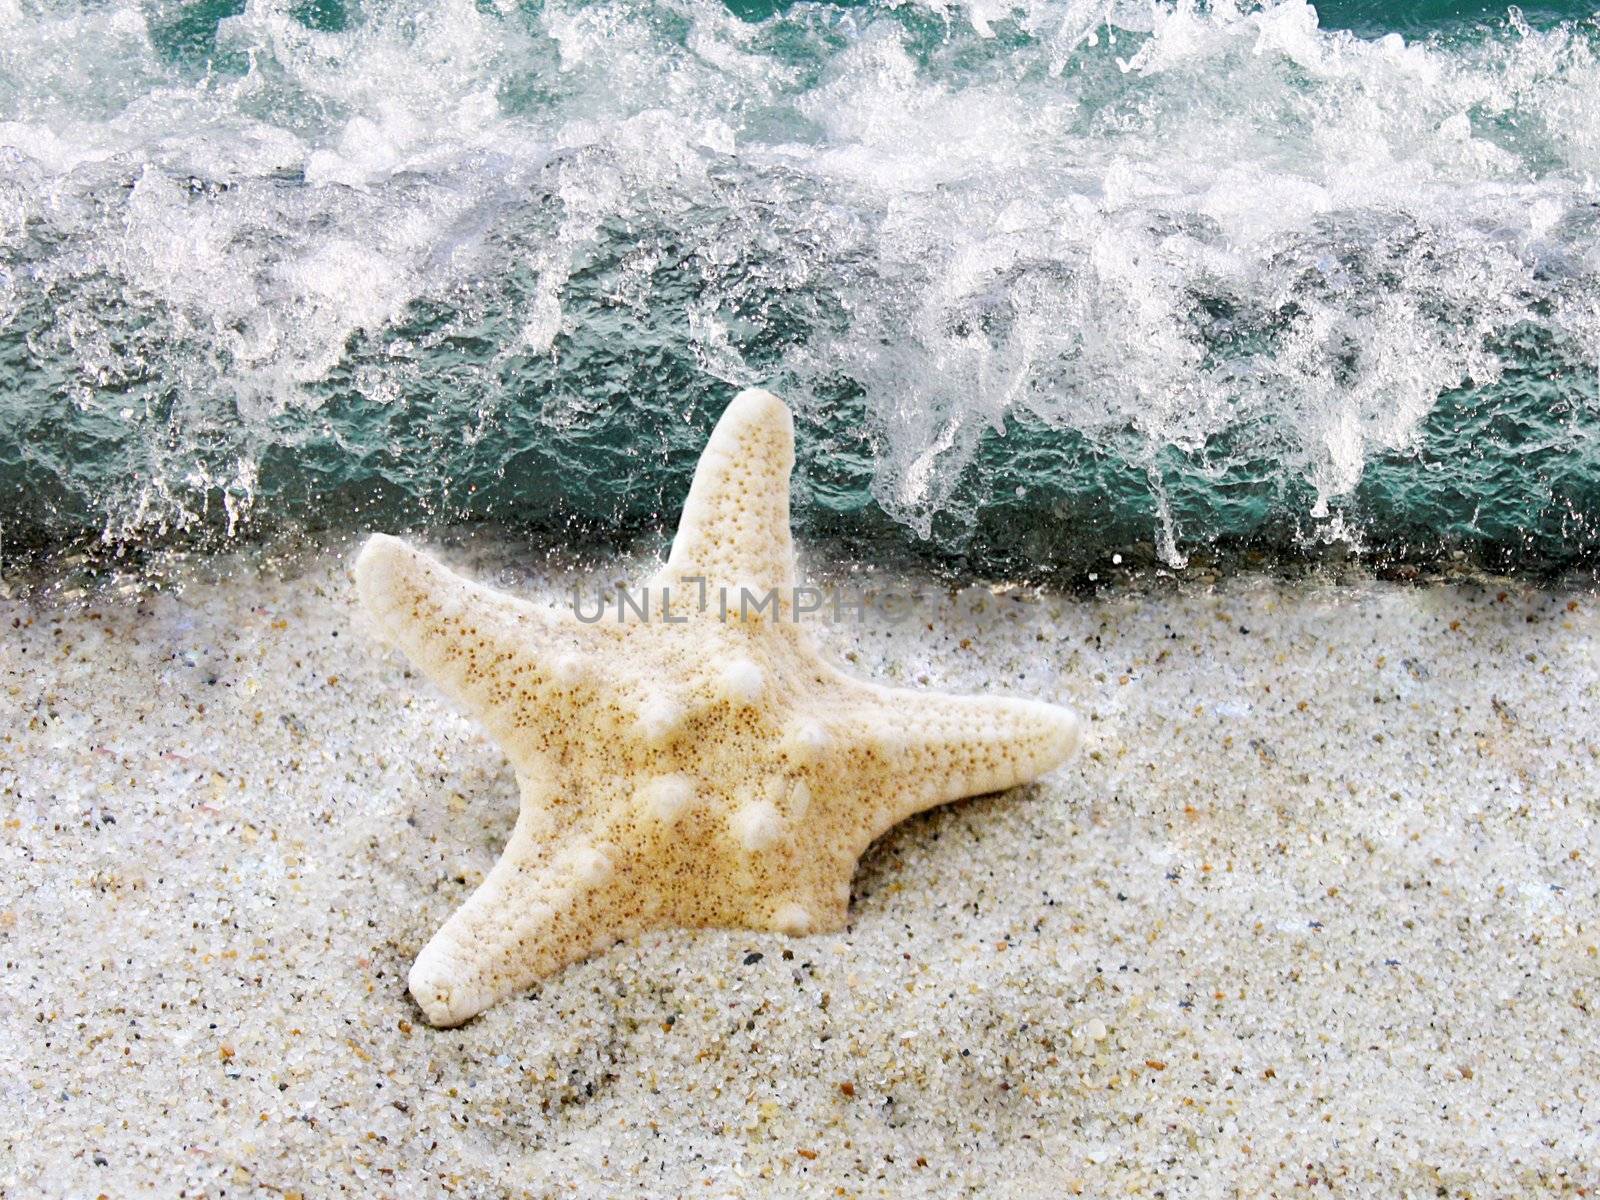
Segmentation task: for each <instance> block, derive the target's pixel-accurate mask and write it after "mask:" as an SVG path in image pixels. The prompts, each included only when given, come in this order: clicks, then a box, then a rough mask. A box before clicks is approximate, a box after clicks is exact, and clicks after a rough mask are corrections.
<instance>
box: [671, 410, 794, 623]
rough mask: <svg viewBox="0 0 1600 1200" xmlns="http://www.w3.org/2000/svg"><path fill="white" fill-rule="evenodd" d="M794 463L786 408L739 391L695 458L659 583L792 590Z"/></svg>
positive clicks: (790, 428)
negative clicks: (706, 582) (695, 581)
mask: <svg viewBox="0 0 1600 1200" xmlns="http://www.w3.org/2000/svg"><path fill="white" fill-rule="evenodd" d="M793 466H794V419H793V418H792V417H790V415H789V409H788V408H787V407H786V406H785V405H784V403H783V401H782V400H779V399H778V398H777V397H776V396H774V395H773V394H772V393H771V392H764V391H761V390H759V389H751V390H749V391H744V392H740V393H739V394H738V395H737V396H735V397H734V398H733V403H731V404H729V405H728V407H727V410H726V411H725V412H724V413H723V414H722V418H721V419H720V420H719V421H718V422H717V427H716V429H714V430H713V431H712V433H711V440H710V441H708V442H707V443H706V448H705V453H704V454H702V455H701V456H700V465H699V466H698V467H696V468H695V472H694V482H693V483H692V484H691V485H690V487H689V498H688V499H687V500H685V501H684V505H683V516H682V517H681V519H680V520H679V522H678V535H677V537H675V538H674V539H673V542H672V553H671V555H670V556H669V557H668V559H667V565H666V569H665V571H663V572H662V576H661V577H659V582H671V581H672V580H674V579H678V580H682V579H688V578H694V577H696V576H701V577H704V578H705V579H707V580H709V581H711V583H712V586H728V585H731V586H734V587H748V588H750V589H751V591H752V592H755V593H757V594H760V593H762V592H765V591H767V590H776V591H778V592H780V593H787V592H789V591H790V590H791V589H792V588H793V587H794V546H793V544H792V543H791V541H790V537H789V472H790V470H791V469H792V468H793ZM733 599H734V601H735V602H736V600H737V597H734V598H733Z"/></svg>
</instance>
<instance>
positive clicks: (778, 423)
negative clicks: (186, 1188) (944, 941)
mask: <svg viewBox="0 0 1600 1200" xmlns="http://www.w3.org/2000/svg"><path fill="white" fill-rule="evenodd" d="M793 464H794V428H793V422H792V421H791V419H790V416H789V410H788V409H787V408H786V407H785V406H784V404H783V402H782V401H781V400H779V399H778V398H777V397H776V396H774V395H772V394H771V393H769V392H762V391H747V392H744V393H742V394H741V395H739V396H738V397H737V398H736V399H735V400H734V401H733V403H732V404H730V405H729V406H728V410H727V411H726V412H725V413H724V414H723V416H722V419H721V421H720V422H719V423H718V424H717V428H716V430H715V431H714V432H713V433H712V435H711V440H710V441H709V442H708V443H707V445H706V448H705V452H704V453H703V454H702V455H701V458H700V463H699V466H698V467H697V468H696V470H695V475H694V483H693V486H692V487H691V488H690V491H689V498H688V501H687V502H686V503H685V505H684V509H683V517H682V520H681V522H680V524H679V527H678V536H677V538H676V540H675V541H674V542H673V545H672V553H671V556H670V557H669V558H668V560H667V564H666V566H665V567H663V568H662V569H661V571H659V572H658V573H657V574H656V575H655V576H654V578H653V579H652V580H651V581H650V583H649V585H648V590H647V591H646V592H645V593H644V595H643V597H641V598H648V599H649V600H650V602H651V608H650V610H649V612H648V617H644V616H641V615H640V614H639V612H638V611H637V610H636V609H629V610H628V611H627V619H626V620H618V619H617V617H616V615H615V614H614V613H611V612H608V614H607V616H606V617H605V618H604V619H603V620H600V621H594V622H593V623H586V622H584V621H581V620H579V619H577V616H578V614H576V613H574V614H562V613H556V612H552V611H549V610H547V609H540V608H536V607H534V606H533V605H531V604H528V603H526V602H524V601H522V600H518V599H516V598H514V597H511V596H508V595H504V594H502V593H500V592H496V591H492V590H490V589H488V588H485V587H482V586H480V585H478V584H476V583H473V582H471V581H469V580H467V579H464V578H462V577H461V576H459V575H456V574H454V573H452V572H451V571H449V570H447V569H445V568H444V567H442V566H441V565H440V564H439V563H437V562H435V561H434V560H433V559H431V558H429V557H428V556H427V555H425V554H421V553H419V552H417V551H415V550H413V549H411V548H410V547H408V546H406V545H405V543H403V542H400V541H397V540H396V539H394V538H392V537H385V536H382V535H378V536H374V537H373V538H372V539H371V540H369V541H368V542H367V544H366V546H365V547H363V549H362V551H361V555H360V557H359V558H358V559H357V561H356V565H355V579H356V586H357V588H358V590H359V592H360V595H361V599H362V601H363V602H364V603H365V605H366V607H367V608H368V609H369V610H370V612H371V613H372V615H373V616H374V617H375V618H376V619H377V621H378V623H379V624H380V625H381V626H382V628H383V629H384V630H385V631H386V633H387V635H388V636H389V637H390V638H392V639H393V640H394V641H395V642H396V643H397V644H398V645H399V646H400V647H401V649H403V650H404V651H405V653H406V654H407V655H408V656H409V657H410V658H411V660H412V661H413V662H415V663H416V665H417V666H418V667H420V668H421V669H422V670H423V671H424V672H425V673H426V674H427V675H428V676H429V678H431V679H432V680H433V681H434V682H435V683H436V684H438V686H439V687H440V688H442V689H443V690H444V691H445V692H446V693H448V694H449V695H450V696H451V698H452V699H454V701H455V702H456V703H457V704H459V705H460V706H461V707H462V708H463V709H464V710H465V711H466V712H467V713H468V714H470V715H471V716H473V717H475V718H476V719H477V720H478V721H480V722H481V723H482V724H483V725H484V727H485V728H486V729H487V730H488V731H489V733H490V734H491V735H492V736H493V737H494V739H495V740H496V741H497V742H499V744H500V745H501V747H502V748H503V749H504V750H505V752H506V754H507V756H508V757H509V758H510V759H511V761H512V763H513V765H514V766H515V767H516V772H517V781H518V784H519V785H520V787H521V792H522V805H521V812H520V815H519V816H518V818H517V824H516V827H515V829H513V830H512V833H511V837H510V840H509V841H508V842H507V843H506V847H505V851H504V853H503V854H502V855H501V857H500V861H499V862H498V863H496V864H495V867H494V869H493V870H492V871H490V873H489V875H488V877H487V878H486V879H485V880H484V881H483V884H482V885H481V886H480V887H479V888H478V890H477V891H476V892H474V893H473V894H472V896H471V898H470V899H469V900H468V901H467V903H466V904H465V905H463V906H462V908H461V909H460V910H459V911H457V912H456V913H455V914H454V915H453V916H452V917H451V918H450V919H449V921H447V922H446V923H445V925H444V927H443V928H442V929H440V930H439V932H438V933H437V934H436V935H434V938H433V940H432V941H430V942H429V943H428V944H427V946H426V947H424V949H423V951H422V953H421V954H420V955H418V956H417V961H416V964H415V965H414V966H413V967H412V969H411V975H410V980H409V982H410V985H411V993H412V995H413V996H415V997H416V1000H417V1003H418V1004H419V1005H421V1006H422V1011H423V1012H424V1013H425V1014H426V1016H427V1019H428V1020H429V1021H430V1022H431V1023H433V1024H435V1025H456V1024H459V1023H461V1022H462V1021H465V1020H467V1019H468V1018H469V1017H472V1016H473V1015H475V1014H476V1013H479V1012H481V1011H482V1010H483V1009H485V1008H487V1007H488V1006H489V1005H491V1004H493V1003H495V1002H496V1001H498V1000H500V999H502V998H504V997H505V996H507V995H510V994H511V993H514V992H517V991H520V990H522V989H524V988H527V987H528V986H529V985H530V984H533V983H535V982H536V981H538V980H540V979H544V978H546V977H547V976H549V975H551V974H553V973H555V972H556V971H558V970H560V969H561V968H562V967H563V966H565V965H567V964H568V963H571V962H573V961H575V960H577V959H580V958H583V957H586V956H587V955H589V954H592V953H595V952H597V951H600V950H603V949H605V948H607V947H609V946H611V945H612V944H614V943H615V942H616V941H617V940H618V939H620V938H625V937H628V936H629V935H631V934H633V933H636V932H638V931H640V930H643V929H647V928H652V927H661V926H686V927H703V926H723V927H744V928H751V929H762V930H779V931H782V932H784V933H791V934H800V933H811V932H818V931H824V930H833V929H839V928H842V927H843V925H844V922H845V913H846V908H847V906H848V904H849V898H850V879H851V877H852V875H853V874H854V873H855V868H856V861H857V859H858V858H859V857H860V856H861V853H862V851H864V850H865V849H866V848H867V846H868V844H869V843H871V842H872V840H873V839H874V838H876V837H877V836H878V835H879V834H881V833H883V832H884V831H885V830H886V829H888V828H889V827H890V826H892V825H894V824H895V823H897V822H899V821H902V820H904V819H905V818H906V817H908V816H910V815H911V814H913V813H916V812H920V811H921V810H923V809H926V808H930V807H932V806H934V805H937V804H943V803H945V802H946V801H950V800H956V799H959V798H961V797H963V796H972V795H977V794H979V793H982V792H992V791H998V790H1000V789H1002V788H1008V787H1011V786H1013V785H1015V784H1019V783H1023V782H1026V781H1028V780H1031V779H1033V778H1035V777H1037V776H1038V775H1040V774H1042V773H1043V772H1044V771H1047V770H1049V769H1050V768H1052V767H1054V766H1056V765H1057V764H1058V763H1060V762H1062V761H1064V760H1065V759H1066V758H1067V757H1069V756H1070V755H1071V753H1072V752H1073V750H1074V749H1075V748H1076V746H1077V742H1078V722H1077V719H1076V718H1075V717H1074V716H1073V715H1072V714H1071V713H1070V712H1068V711H1067V710H1065V709H1062V708H1057V707H1054V706H1052V705H1048V704H1041V703H1036V702H1033V701H1027V700H1005V699H995V698H990V697H977V696H949V695H941V694H937V693H928V692H917V691H910V690H905V689H898V688H887V687H880V686H878V685H876V684H872V683H865V682H862V681H860V680H856V679H852V678H850V677H849V676H847V675H845V674H843V673H842V672H840V671H839V670H837V669H835V668H834V667H833V666H832V665H831V664H829V663H827V662H825V661H824V660H823V659H822V658H821V657H820V656H819V655H818V653H817V651H816V650H815V649H814V647H813V645H812V642H811V639H810V637H809V636H808V635H807V633H806V631H805V629H804V627H803V625H802V624H801V623H800V622H799V621H797V620H795V619H794V616H795V609H796V607H803V605H799V606H797V605H796V604H794V602H793V601H794V592H793V589H794V586H795V577H794V551H793V548H792V546H791V545H790V541H789V471H790V468H791V467H792V466H793ZM702 581H703V582H702ZM744 590H748V592H749V594H750V595H751V597H753V598H755V599H757V600H759V599H764V598H765V597H766V596H768V595H769V594H776V595H778V596H780V597H782V603H781V605H780V606H779V607H778V608H777V609H776V610H774V609H773V608H772V607H768V608H766V609H764V610H762V611H760V612H755V611H753V608H754V604H753V603H752V604H746V605H741V604H740V600H741V599H742V598H743V592H744ZM702 595H704V596H705V598H706V603H705V605H704V607H703V609H702V607H701V605H700V599H701V596H702ZM724 596H726V597H727V603H726V609H727V612H726V615H724V611H723V610H724V604H723V600H722V598H723V597H724ZM663 597H668V598H669V604H670V610H669V611H670V618H671V619H670V620H668V619H665V618H664V617H663V614H662V611H661V602H662V599H663ZM588 615H589V616H590V617H591V619H592V617H593V614H588Z"/></svg>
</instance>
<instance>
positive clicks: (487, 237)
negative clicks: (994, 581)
mask: <svg viewBox="0 0 1600 1200" xmlns="http://www.w3.org/2000/svg"><path fill="white" fill-rule="evenodd" d="M0 24H3V25H5V27H6V28H5V34H6V36H5V37H4V38H3V39H0V555H5V554H15V553H18V552H22V551H32V552H39V553H43V554H46V555H50V554H54V553H59V552H60V551H61V550H62V549H63V548H65V547H68V546H81V545H84V544H92V545H96V546H99V547H101V548H102V549H104V550H105V551H106V552H109V553H113V554H114V553H118V552H123V551H129V550H137V549H139V548H142V547H146V546H156V545H170V544H179V545H189V546H198V547H202V548H215V547H220V546H223V545H226V544H229V543H230V542H232V541H236V540H239V539H249V538H257V537H262V536H266V535H268V534H271V533H274V532H276V531H278V530H280V529H283V528H286V527H288V528H295V527H303V526H311V527H328V526H333V527H352V528H384V529H400V528H412V529H416V528H422V529H426V528H428V527H431V526H440V525H447V524H456V523H460V522H463V521H474V520H492V521H497V522H503V523H507V524H511V525H515V526H519V527H527V528H529V529H531V530H534V531H536V532H537V533H538V535H539V536H541V537H544V538H547V539H551V540H561V539H573V538H580V537H581V538H588V537H596V536H599V537H626V536H631V535H633V534H637V533H648V532H650V531H653V530H657V529H660V528H662V527H663V526H664V525H667V524H669V523H670V522H671V521H672V520H673V519H674V517H675V514H676V506H677V503H678V501H679V500H680V499H681V496H682V494H683V492H684V490H685V489H686V487H687V483H688V476H689V472H690V471H691V470H692V467H693V463H694V461H695V457H696V454H697V452H698V449H699V446H700V445H701V443H702V442H703V439H704V436H705V434H706V433H707V431H708V430H709V428H710V426H711V424H712V423H713V422H714V420H715V418H716V416H717V414H718V413H719V412H720V410H721V407H722V405H723V404H725V403H726V401H727V399H728V398H729V397H730V396H731V395H732V394H733V393H734V391H736V390H737V389H738V388H739V387H743V386H748V385H752V384H758V383H759V384H764V385H767V386H771V387H773V388H774V389H775V390H778V391H779V392H780V393H781V394H783V395H784V396H785V397H786V398H787V399H788V400H789V401H790V402H791V404H792V405H793V407H794V408H795V409H796V412H797V417H798V421H799V430H800V465H799V469H798V470H797V478H796V492H795V508H796V514H797V519H798V521H799V523H800V525H801V530H802V533H803V534H810V535H813V536H826V537H830V538H831V537H840V536H842V537H845V538H848V539H853V540H856V541H858V542H859V543H861V544H862V545H863V546H872V545H886V546H888V545H892V546H893V547H895V548H896V549H898V550H909V551H912V552H914V553H917V554H920V555H923V556H926V557H928V558H931V559H933V560H935V561H938V562H942V563H945V564H948V565H954V566H959V567H964V568H968V569H972V570H980V571H986V572H1003V573H1016V574H1040V573H1050V572H1055V571H1069V572H1077V571H1084V570H1089V569H1092V568H1093V566H1094V564H1096V563H1100V562H1104V561H1107V560H1109V559H1110V557H1111V556H1112V555H1117V554H1120V555H1124V556H1132V557H1133V558H1134V559H1137V560H1140V561H1150V562H1158V563H1164V564H1166V565H1167V566H1169V567H1178V566H1181V565H1183V564H1185V563H1187V562H1189V561H1191V560H1192V559H1194V558H1195V557H1196V556H1197V555H1198V556H1202V557H1208V556H1211V555H1214V554H1215V553H1217V552H1218V551H1219V550H1224V549H1246V550H1249V551H1251V552H1253V553H1254V554H1255V555H1256V556H1257V557H1261V556H1265V557H1268V558H1270V557H1271V556H1274V555H1287V556H1304V555H1316V554H1319V553H1322V552H1324V551H1325V550H1327V549H1328V548H1329V547H1335V548H1338V549H1339V551H1340V552H1341V553H1343V552H1346V551H1351V552H1354V553H1357V554H1359V555H1363V556H1366V557H1368V558H1370V559H1371V560H1373V561H1375V562H1377V563H1380V564H1382V563H1394V562H1402V561H1409V560H1414V559H1431V558H1434V557H1437V556H1439V555H1441V554H1445V553H1448V552H1450V551H1457V550H1459V551H1463V552H1465V553H1466V554H1468V555H1469V556H1471V557H1472V558H1475V559H1479V560H1482V561H1486V562H1489V563H1491V564H1492V565H1494V566H1496V567H1499V568H1503V569H1520V568H1530V569H1531V568H1538V569H1546V568H1552V567H1556V568H1559V567H1592V566H1593V565H1594V564H1595V563H1596V562H1597V560H1600V183H1597V179H1600V27H1597V25H1596V22H1595V19H1594V10H1593V9H1592V8H1584V7H1581V6H1569V7H1565V8H1550V7H1546V8H1535V7H1525V8H1521V9H1506V8H1504V7H1498V8H1496V7H1493V6H1487V5H1475V4H1467V3H1440V2H1438V0H1431V2H1430V3H1426V4H1410V5H1405V6H1394V5H1379V4H1376V3H1370V2H1363V3H1350V4H1344V5H1322V6H1317V7H1315V8H1312V7H1310V6H1308V5H1305V4H1303V3H1296V2H1289V0H1285V2H1283V3H1277V4H1267V5H1238V6H1235V5H1218V4H1212V5H1206V6H1199V5H1190V4H1176V5H1174V4H1166V5H1157V6H1155V7H1154V8H1152V7H1151V6H1149V5H1147V4H1138V5H1123V4H1117V3H1112V4H1107V3H1105V2H1104V0H1100V2H1099V3H1095V4H1083V3H1074V2H1070V0H1069V2H1067V3H1061V2H1058V0H1030V2H1029V3H1026V4H1007V3H1003V2H997V0H975V2H973V3H968V4H960V3H949V2H943V0H941V2H938V3H926V2H921V0H917V2H909V3H899V4H893V5H890V4H883V3H866V4H854V5H837V4H810V3H800V4H776V5H775V4H769V3H764V2H763V3H744V2H742V0H740V2H736V3H734V4H731V5H727V4H723V3H719V2H714V0H678V2H674V3H663V2H660V0H649V2H646V0H630V2H626V3H607V2H599V3H567V4H553V3H544V4H510V3H508V4H504V5H494V4H489V3H443V4H438V3H429V4H422V3H406V2H403V0H381V2H371V3H365V4H338V3H333V2H331V0H315V2H300V3H292V4H285V3H260V4H257V3H253V2H252V3H246V2H243V0H225V2H221V3H215V2H207V3H200V4H192V5H179V4H171V3H167V4H150V3H145V4H135V3H109V4H106V3H103V4H96V5H67V4H49V5H39V4H31V5H20V6H13V7H11V8H9V9H3V10H0Z"/></svg>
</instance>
